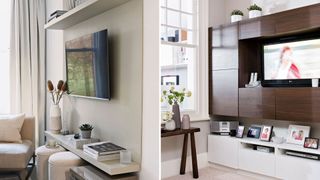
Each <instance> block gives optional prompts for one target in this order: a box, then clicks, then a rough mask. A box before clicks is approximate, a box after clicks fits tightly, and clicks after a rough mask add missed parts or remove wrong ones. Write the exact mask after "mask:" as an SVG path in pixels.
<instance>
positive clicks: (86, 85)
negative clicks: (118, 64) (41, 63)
mask: <svg viewBox="0 0 320 180" xmlns="http://www.w3.org/2000/svg"><path fill="white" fill-rule="evenodd" d="M65 51H66V64H67V65H66V67H67V82H68V86H69V91H70V92H71V94H72V95H76V96H83V97H94V98H100V99H110V98H111V95H110V71H109V57H108V54H109V53H108V31H107V30H102V31H99V32H95V33H92V34H88V35H84V36H81V37H78V38H76V39H73V40H70V41H67V42H66V43H65Z"/></svg>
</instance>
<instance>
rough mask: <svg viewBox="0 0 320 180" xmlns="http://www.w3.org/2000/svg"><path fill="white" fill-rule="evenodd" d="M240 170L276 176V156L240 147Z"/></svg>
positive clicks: (241, 145)
mask: <svg viewBox="0 0 320 180" xmlns="http://www.w3.org/2000/svg"><path fill="white" fill-rule="evenodd" d="M239 169H242V170H245V171H251V172H255V173H258V174H262V175H266V176H275V154H274V153H265V152H259V151H256V150H253V149H250V148H248V147H245V146H244V145H243V144H240V145H239Z"/></svg>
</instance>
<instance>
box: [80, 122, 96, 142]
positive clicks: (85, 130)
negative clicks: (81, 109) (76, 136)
mask: <svg viewBox="0 0 320 180" xmlns="http://www.w3.org/2000/svg"><path fill="white" fill-rule="evenodd" d="M79 129H80V131H81V137H82V138H83V139H90V138H91V131H92V129H93V126H92V125H90V124H82V125H81V126H80V127H79Z"/></svg>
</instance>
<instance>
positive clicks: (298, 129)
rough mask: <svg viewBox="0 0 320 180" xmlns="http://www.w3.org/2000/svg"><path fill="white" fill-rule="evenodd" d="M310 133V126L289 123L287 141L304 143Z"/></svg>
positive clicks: (298, 143)
mask: <svg viewBox="0 0 320 180" xmlns="http://www.w3.org/2000/svg"><path fill="white" fill-rule="evenodd" d="M309 134H310V126H299V125H289V128H288V137H287V143H291V144H297V145H303V144H304V140H305V138H306V137H309Z"/></svg>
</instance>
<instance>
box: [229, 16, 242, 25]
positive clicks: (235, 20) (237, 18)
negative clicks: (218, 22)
mask: <svg viewBox="0 0 320 180" xmlns="http://www.w3.org/2000/svg"><path fill="white" fill-rule="evenodd" d="M241 20H242V16H241V15H232V16H231V22H232V23H233V22H237V21H241Z"/></svg>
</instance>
